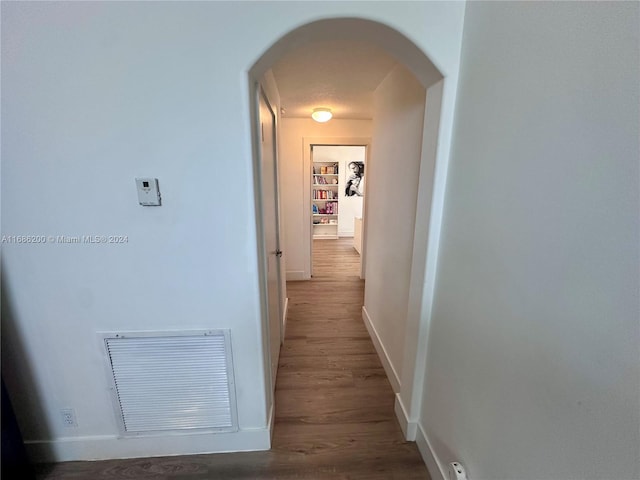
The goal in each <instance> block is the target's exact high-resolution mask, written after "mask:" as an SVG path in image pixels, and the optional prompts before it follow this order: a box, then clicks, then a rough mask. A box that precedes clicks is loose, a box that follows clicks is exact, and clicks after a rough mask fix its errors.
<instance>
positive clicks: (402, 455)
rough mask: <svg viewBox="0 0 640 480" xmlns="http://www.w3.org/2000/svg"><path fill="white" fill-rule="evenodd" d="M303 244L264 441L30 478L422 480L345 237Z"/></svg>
mask: <svg viewBox="0 0 640 480" xmlns="http://www.w3.org/2000/svg"><path fill="white" fill-rule="evenodd" d="M313 247H314V268H313V279H312V280H311V281H305V282H288V283H287V293H288V297H289V312H288V319H287V331H286V338H285V342H284V346H283V348H282V351H281V354H280V362H279V367H278V378H277V383H276V394H275V397H276V405H275V406H276V416H275V422H274V432H273V444H272V449H271V450H270V451H268V452H247V453H229V454H215V455H191V456H178V457H159V458H141V459H130V460H108V461H102V462H67V463H59V464H53V465H39V466H38V470H39V475H38V479H39V480H88V479H105V480H106V479H109V480H111V479H113V480H118V479H139V480H146V479H152V480H214V479H229V480H294V479H295V480H324V479H331V480H430V477H429V473H428V472H427V469H426V467H425V466H424V463H423V461H422V458H421V457H420V453H419V452H418V449H417V448H416V445H415V443H411V442H406V441H404V439H403V436H402V432H401V430H400V426H399V425H398V422H397V420H396V418H395V414H394V411H393V408H394V400H395V396H394V393H393V391H392V389H391V385H390V384H389V381H388V379H387V377H386V375H385V372H384V369H383V367H382V364H381V363H380V359H379V358H378V355H377V353H376V351H375V349H374V347H373V344H372V343H371V340H370V338H369V335H368V333H367V330H366V328H365V326H364V324H363V322H362V313H361V310H362V304H363V302H364V281H363V280H361V279H360V277H359V272H360V257H359V255H358V254H357V253H356V251H355V250H354V249H353V247H352V240H351V239H340V240H316V241H314V246H313Z"/></svg>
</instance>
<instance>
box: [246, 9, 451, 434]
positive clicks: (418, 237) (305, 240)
mask: <svg viewBox="0 0 640 480" xmlns="http://www.w3.org/2000/svg"><path fill="white" fill-rule="evenodd" d="M328 30H329V31H331V33H332V41H358V42H365V43H368V44H371V45H374V46H376V47H377V48H380V49H382V50H384V51H385V52H387V53H388V54H389V55H390V56H392V57H393V58H394V59H395V62H397V65H398V68H397V69H395V68H394V70H392V72H390V73H389V78H390V80H388V81H389V83H390V84H392V86H394V87H395V90H396V92H397V95H396V96H395V97H393V98H392V100H393V101H392V103H393V105H392V106H391V107H389V105H387V104H386V103H385V99H383V101H381V103H380V106H379V107H380V109H381V111H384V112H385V119H384V122H383V123H384V124H380V125H378V126H377V127H376V126H375V125H374V127H373V128H372V129H371V133H372V135H371V140H370V141H369V140H367V141H366V142H365V143H361V142H358V141H356V142H353V141H347V140H345V141H347V143H342V145H347V146H348V145H352V146H353V145H369V144H371V143H373V144H374V145H375V150H373V152H375V153H374V156H373V157H372V159H371V160H370V159H369V158H367V159H366V160H365V162H364V163H365V171H366V172H367V173H366V174H367V175H369V174H371V176H370V177H367V184H368V186H369V187H371V185H374V184H376V182H375V179H376V178H377V179H378V183H379V184H380V185H382V186H383V189H382V190H384V192H383V191H380V192H378V191H377V189H376V192H375V194H376V195H382V194H383V193H386V194H387V195H389V197H388V199H387V200H385V201H378V202H377V204H376V208H375V209H371V208H369V206H368V197H369V195H368V194H366V193H365V195H364V203H367V205H364V204H363V207H362V208H363V214H364V215H363V217H364V219H365V225H364V228H363V230H364V231H363V234H362V237H363V246H362V251H363V256H365V258H366V260H367V261H366V262H363V265H367V268H365V271H364V272H363V273H364V275H365V276H367V277H369V276H370V275H373V276H374V277H375V278H376V279H377V283H376V284H375V288H373V287H372V288H369V282H367V284H366V288H365V301H364V303H365V306H364V307H363V309H362V317H363V320H364V322H365V325H366V326H367V329H368V330H369V333H370V334H371V337H372V340H373V342H374V345H375V346H376V350H377V351H378V354H379V356H380V358H381V360H382V363H383V365H384V367H385V370H386V372H387V375H388V377H389V380H390V382H391V384H392V385H393V387H394V391H395V392H396V403H397V405H398V402H399V405H400V407H399V408H396V412H401V414H402V415H404V419H400V423H401V425H403V426H404V427H405V435H406V437H407V438H408V439H415V430H414V431H413V433H412V432H411V429H410V428H407V424H408V423H412V422H413V423H414V424H417V418H418V416H419V410H420V398H421V394H422V381H423V377H424V372H425V368H426V365H425V361H424V359H425V358H426V348H427V332H428V322H429V315H430V296H431V293H430V289H432V288H433V283H432V282H431V283H430V282H426V279H431V278H432V277H433V276H434V275H435V255H436V251H437V237H438V228H439V226H438V228H436V229H431V228H430V227H431V224H432V220H433V221H434V222H436V223H437V222H438V221H439V219H438V217H439V216H440V213H439V211H438V210H437V209H438V208H441V196H442V194H443V193H442V192H443V186H444V176H443V175H446V168H445V169H444V172H443V174H441V175H440V177H438V176H437V172H436V163H437V162H436V160H437V159H438V158H439V157H438V153H439V151H438V140H439V138H440V134H439V127H440V113H441V110H440V107H441V103H442V98H443V85H444V83H443V76H442V74H441V73H440V72H439V71H438V69H437V68H436V67H435V66H434V65H433V63H432V62H431V61H430V60H429V58H428V57H427V56H426V55H425V54H424V53H423V52H422V51H421V50H420V49H418V47H416V46H415V44H413V43H412V42H411V41H410V40H408V39H407V38H406V37H404V36H403V35H402V34H401V33H399V32H397V31H396V30H393V29H392V28H390V27H387V26H386V25H384V24H381V23H378V22H373V21H369V20H363V19H355V18H342V19H328V20H321V21H317V22H313V23H310V24H307V25H304V26H302V27H300V28H297V29H296V30H294V31H292V32H291V33H289V34H287V35H285V36H284V37H282V38H281V39H280V40H278V41H277V42H276V43H274V44H273V45H272V46H271V47H270V48H269V49H267V50H266V52H265V53H264V54H263V55H262V57H261V58H260V59H259V60H258V61H257V62H256V64H255V65H254V66H253V68H252V69H251V70H250V75H249V78H250V89H251V93H252V95H255V92H256V91H257V90H258V89H259V88H260V86H262V88H264V89H265V91H267V96H270V98H272V99H274V100H273V103H274V106H275V107H276V108H275V110H276V112H277V113H278V114H279V115H278V119H279V122H276V125H277V126H282V128H281V129H280V133H277V134H276V138H277V144H278V148H277V151H278V158H277V160H276V163H277V165H276V168H277V169H278V170H279V171H282V170H283V169H282V165H281V164H282V163H283V157H284V156H285V155H283V153H284V151H285V150H286V149H287V148H288V147H287V146H286V145H285V144H286V143H287V142H284V141H283V139H282V136H283V132H284V130H285V128H286V126H285V125H284V124H285V123H286V122H285V121H287V115H285V114H284V110H283V109H282V105H281V104H280V101H279V100H280V95H279V93H278V82H276V81H275V80H276V79H275V78H274V76H273V71H272V70H271V69H272V68H273V67H274V65H276V63H277V62H278V61H279V60H280V59H282V58H283V57H284V56H285V55H286V54H288V53H290V52H292V51H294V50H295V49H297V48H299V47H300V46H301V45H306V44H312V43H314V42H315V43H317V42H321V41H323V40H324V39H325V38H326V32H327V31H328ZM409 77H411V78H412V79H413V80H411V81H413V82H415V84H416V85H418V86H419V87H420V88H421V89H422V97H421V100H420V102H421V104H420V105H418V107H419V108H414V107H415V105H416V104H415V102H413V103H411V104H410V105H409V104H407V103H406V102H405V100H407V99H406V96H405V95H404V92H403V91H402V88H397V87H398V85H399V83H398V82H400V83H401V80H402V78H404V79H406V78H409ZM386 81H387V78H386V77H385V82H386ZM269 91H271V92H272V93H271V95H270V94H269ZM391 96H393V95H391ZM386 98H391V97H389V95H387V97H386ZM420 102H418V103H420ZM316 106H319V105H316ZM396 107H397V108H396ZM251 113H252V118H253V119H254V121H253V123H252V127H253V136H254V159H255V160H254V164H255V165H256V177H257V180H256V191H255V194H256V206H257V211H258V212H259V216H260V218H259V219H258V226H259V230H260V231H261V232H264V230H265V228H266V226H265V225H264V223H265V222H266V220H265V218H266V216H265V215H264V209H265V208H279V207H280V205H281V203H278V202H276V203H275V204H274V203H273V202H268V201H265V199H264V197H263V194H262V191H261V188H262V183H261V174H262V172H261V167H260V165H261V157H260V151H259V148H257V147H256V146H257V145H259V142H258V140H257V139H258V138H259V137H260V134H261V127H260V124H259V121H258V107H257V104H256V105H252V112H251ZM354 120H355V119H354ZM309 121H310V119H309ZM403 122H409V123H410V124H411V126H412V129H414V130H416V129H417V131H415V132H414V133H415V135H414V137H412V138H411V142H412V146H411V147H410V148H405V147H406V142H404V140H405V137H403V132H404V131H405V129H404V128H403V124H404V123H403ZM323 133H324V132H323ZM315 135H317V134H315ZM315 135H314V136H315ZM336 136H340V137H343V140H344V139H345V138H348V137H349V136H351V137H353V136H354V135H353V134H351V135H349V134H348V133H347V134H345V133H340V134H336V132H335V131H334V132H331V133H329V130H327V135H326V137H325V138H330V137H336ZM318 137H319V135H318ZM395 138H397V139H398V141H397V142H396V144H395V145H394V139H395ZM300 140H302V141H301V142H300V143H301V144H302V145H300V143H298V147H295V146H294V147H293V150H292V151H293V152H294V153H293V155H292V159H293V160H291V162H293V163H291V165H293V164H294V163H295V168H294V169H292V170H291V171H292V172H293V173H291V172H289V173H287V172H282V175H280V178H281V181H283V182H285V185H286V187H285V190H286V189H287V188H289V187H290V186H291V185H293V184H294V183H295V184H296V185H297V187H291V188H292V189H293V190H295V192H296V195H298V197H297V198H298V200H297V202H295V204H294V205H293V206H292V207H290V204H289V203H288V202H286V201H285V202H282V205H283V206H284V208H285V209H289V210H291V211H292V212H293V214H292V215H288V212H285V214H284V215H283V217H284V222H285V223H286V224H287V227H286V232H285V233H284V235H282V238H284V239H285V245H286V246H285V248H283V249H282V250H283V251H284V258H283V260H282V261H283V262H284V263H285V264H286V266H285V267H284V268H285V271H286V272H287V273H286V276H287V279H289V280H294V279H295V280H304V279H308V278H310V277H311V258H312V251H313V250H312V246H311V242H312V238H313V231H314V229H316V227H315V224H314V223H313V220H312V219H313V218H314V217H313V215H314V213H313V202H312V189H313V184H312V183H311V181H312V180H313V173H312V172H313V170H312V167H313V164H314V163H315V162H314V161H313V159H312V155H311V152H312V148H311V147H312V145H313V146H315V145H318V146H319V145H336V144H335V142H332V141H331V140H329V141H328V142H319V141H317V137H316V138H314V137H313V136H311V135H310V136H308V137H307V136H306V135H303V138H301V139H300ZM414 140H415V141H414ZM338 145H340V144H338ZM300 146H302V147H303V149H302V151H300V150H299V148H300ZM296 148H297V149H298V150H297V152H298V153H297V154H296ZM314 148H315V147H314ZM369 151H370V149H369V148H367V152H369ZM307 152H308V155H309V160H308V161H306V160H305V161H303V162H300V157H303V158H304V156H306V155H307ZM377 152H381V156H380V157H375V155H378V153H377ZM407 156H410V157H411V159H412V162H413V163H412V169H411V170H410V171H403V167H402V163H401V162H402V160H403V159H404V158H408V157H407ZM383 157H384V158H386V160H385V161H386V162H400V163H399V164H398V166H397V168H396V169H395V171H391V170H390V169H386V170H385V169H379V170H378V173H377V174H376V173H375V172H376V168H378V166H379V165H382V162H380V163H376V161H377V160H378V159H380V160H382V158H383ZM284 161H285V162H286V161H287V160H284ZM439 161H440V162H445V166H446V158H444V159H440V160H439ZM300 163H303V166H302V168H301V166H300ZM391 164H392V163H387V165H391ZM325 166H328V165H325ZM307 168H308V170H305V169H307ZM346 168H348V167H346ZM325 171H326V170H325ZM370 172H371V173H370ZM390 172H391V173H390ZM345 173H346V170H345V169H344V168H343V169H340V168H339V167H338V173H337V175H338V179H337V180H338V181H340V175H344V174H345ZM320 175H322V174H320ZM325 175H336V174H333V173H332V174H326V173H325ZM376 175H377V177H376ZM349 176H355V177H357V174H356V172H355V170H354V171H352V173H351V174H350V175H349ZM385 176H390V177H391V178H390V179H389V180H393V178H394V177H396V178H397V179H399V181H396V182H395V183H394V182H393V181H388V182H387V183H386V184H385V183H384V182H381V181H380V179H382V178H383V177H385ZM354 179H355V178H354ZM343 181H344V182H345V184H344V187H345V189H346V183H347V182H348V181H349V178H344V179H343ZM360 181H362V179H360ZM300 183H302V186H300ZM338 185H339V184H338ZM408 185H409V186H411V188H409V187H408ZM393 186H396V187H397V189H396V190H393V188H392V187H393ZM330 188H331V189H334V190H339V186H338V187H327V190H329V189H330ZM345 191H346V190H345ZM398 192H400V193H402V194H403V195H404V197H403V199H404V200H403V201H404V203H403V204H402V205H403V206H402V207H400V208H399V209H397V211H396V212H394V211H392V210H390V209H385V205H387V206H388V204H390V202H392V201H393V200H394V198H398V197H402V195H398ZM438 196H439V197H438ZM434 198H435V199H436V200H438V201H437V202H434V201H433V199H434ZM323 200H331V201H333V200H334V199H323ZM337 200H338V206H337V208H338V210H339V211H340V210H341V208H340V199H339V198H338V199H337ZM385 202H386V204H385ZM321 203H322V204H323V205H324V206H323V207H320V206H317V208H318V215H321V216H320V217H315V218H327V219H328V220H327V221H328V223H326V224H321V225H322V228H325V225H326V226H327V228H325V230H329V229H330V227H332V224H331V223H330V221H331V218H330V216H333V215H334V214H333V213H332V212H331V208H335V206H332V207H331V208H330V209H329V212H331V213H328V212H327V207H326V203H331V202H321ZM434 203H435V207H433V208H435V209H436V210H433V208H432V206H433V205H434ZM404 205H407V206H409V207H410V208H404ZM300 207H302V208H300ZM320 208H323V209H324V213H320ZM301 209H302V212H300V210H301ZM373 211H375V212H376V214H377V215H378V217H380V215H382V214H383V213H384V214H385V215H387V218H388V219H389V220H390V221H389V222H388V223H386V224H385V221H384V220H383V221H378V222H377V224H376V225H377V226H376V227H375V229H376V230H377V231H378V232H382V236H381V237H380V238H382V240H381V241H376V247H375V249H374V248H370V245H369V241H368V237H369V236H370V234H371V232H370V230H371V228H373V223H374V222H373V220H371V221H370V217H371V214H372V213H373ZM385 212H386V213H385ZM434 212H435V214H434V215H432V214H433V213H434ZM324 215H327V217H324ZM310 218H311V220H310ZM336 222H337V220H336ZM370 227H371V228H370ZM281 228H282V225H276V226H275V229H276V230H278V231H280V229H281ZM317 229H318V230H320V228H319V227H318V228H317ZM336 229H339V224H336ZM354 232H355V231H354ZM325 235H328V234H327V233H325ZM335 235H336V236H338V237H339V234H338V233H337V232H336V234H335ZM394 235H400V236H401V239H402V242H396V241H395V240H396V239H395V237H394ZM260 238H261V240H260V244H259V245H258V249H259V251H260V252H261V255H262V257H261V258H262V260H261V285H262V297H263V345H264V350H265V352H266V353H265V365H266V366H269V365H272V359H273V358H274V357H276V356H277V355H278V353H277V352H275V351H274V349H279V347H280V346H279V344H278V345H277V346H276V344H275V342H273V341H270V340H273V335H275V332H273V331H272V330H273V329H271V330H270V329H269V325H270V323H271V322H270V320H269V308H268V301H267V299H268V298H269V285H268V281H267V278H268V265H267V264H268V262H267V261H266V259H267V257H268V255H270V254H271V253H272V252H270V251H268V249H267V246H266V243H265V241H264V234H262V235H261V237H260ZM291 239H294V240H295V241H296V242H298V243H292V242H291V241H290V240H291ZM300 243H301V244H302V245H308V248H302V249H299V250H300V252H302V253H300V252H297V253H299V254H300V258H302V259H303V261H302V262H301V263H300V264H301V265H303V266H302V267H301V269H300V271H297V270H293V269H292V268H291V266H292V265H293V263H294V261H295V260H297V259H296V258H295V254H296V245H298V244H300ZM304 251H307V252H308V254H307V257H306V259H307V260H306V261H305V254H304ZM374 254H375V256H376V258H381V259H383V260H384V261H382V262H378V264H377V265H378V266H377V268H376V269H375V274H373V273H372V272H370V271H368V270H369V268H368V265H369V263H371V262H370V261H369V260H370V258H373V255H374ZM305 263H306V264H307V265H308V266H309V267H308V272H306V271H304V264H305ZM388 266H395V268H396V270H394V271H393V272H392V274H390V275H389V274H387V272H386V270H385V269H386V268H387V267H388ZM372 271H373V270H372ZM290 273H291V276H293V274H295V275H296V276H298V278H290ZM400 280H402V281H400ZM372 283H373V282H372ZM386 296H394V298H393V305H396V306H398V308H394V309H392V310H391V311H389V309H386V310H385V305H386V304H390V303H389V302H386ZM367 298H370V299H372V300H371V301H372V302H373V303H374V304H375V305H371V308H370V310H367V308H366V307H367V305H366V303H367ZM284 310H285V312H286V307H285V308H284ZM285 315H286V313H285ZM397 319H401V321H400V322H398V321H397ZM399 326H400V327H401V328H399ZM267 370H269V372H267ZM275 374H277V372H271V369H269V368H265V375H268V376H269V377H270V378H269V381H268V382H267V383H268V384H269V385H274V384H275V382H273V381H272V378H271V377H274V376H275ZM269 398H272V399H273V397H272V395H269ZM268 408H273V405H271V406H268ZM398 415H400V414H398ZM403 420H404V421H403ZM412 436H413V438H411V437H412Z"/></svg>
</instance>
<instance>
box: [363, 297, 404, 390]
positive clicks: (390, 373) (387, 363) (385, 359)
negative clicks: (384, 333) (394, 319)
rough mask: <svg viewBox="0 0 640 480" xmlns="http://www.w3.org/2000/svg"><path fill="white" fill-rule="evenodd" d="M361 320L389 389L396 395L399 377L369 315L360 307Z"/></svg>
mask: <svg viewBox="0 0 640 480" xmlns="http://www.w3.org/2000/svg"><path fill="white" fill-rule="evenodd" d="M362 320H363V321H364V325H365V326H366V327H367V331H368V332H369V336H370V337H371V341H373V346H374V347H375V348H376V352H378V356H379V357H380V361H381V362H382V366H383V367H384V371H385V373H386V374H387V378H389V382H390V383H391V387H392V388H393V391H394V393H398V392H399V391H400V377H398V374H397V373H396V370H395V369H394V368H393V364H392V363H391V359H390V358H389V355H388V354H387V350H386V349H385V348H384V345H383V344H382V340H380V336H379V335H378V332H377V331H376V328H375V327H374V326H373V322H371V318H370V317H369V313H368V312H367V309H366V308H365V307H362Z"/></svg>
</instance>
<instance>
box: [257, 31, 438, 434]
mask: <svg viewBox="0 0 640 480" xmlns="http://www.w3.org/2000/svg"><path fill="white" fill-rule="evenodd" d="M327 37H330V38H332V39H342V40H357V41H366V42H370V43H371V44H373V45H376V46H377V47H379V48H381V49H383V50H385V51H386V52H387V53H388V54H390V55H391V56H393V57H394V58H395V59H396V60H397V62H398V63H400V64H401V65H403V66H404V67H405V68H406V69H408V70H409V71H410V72H411V73H412V74H413V76H415V78H416V79H417V81H418V82H419V83H420V84H421V85H422V86H423V87H424V89H425V90H426V95H425V101H426V104H425V106H424V108H425V110H424V111H425V114H424V123H423V128H422V138H421V148H420V154H419V155H420V159H419V168H418V169H417V171H415V172H411V174H412V175H415V176H416V177H417V178H418V190H417V194H416V196H415V204H416V210H415V218H411V219H410V220H411V221H412V222H414V223H412V239H411V240H412V242H411V245H412V248H411V249H409V250H410V251H408V252H406V254H407V255H409V257H410V258H409V261H410V262H409V266H408V267H407V269H406V271H405V272H404V274H405V275H406V276H407V277H408V279H409V281H408V284H409V285H408V288H407V292H406V295H407V300H406V322H405V324H404V325H403V327H404V332H403V336H404V343H403V345H402V351H401V352H400V354H399V356H400V357H401V360H399V361H396V363H397V364H398V363H399V364H400V365H396V368H395V370H394V367H393V365H391V364H390V362H388V361H387V362H386V363H385V358H384V357H385V353H384V351H385V346H384V342H380V341H378V342H377V343H376V339H375V338H374V343H376V347H377V349H378V352H379V354H380V356H381V360H382V361H383V364H384V365H385V369H386V370H387V373H388V376H389V377H390V380H391V383H392V385H394V390H395V391H396V412H397V414H398V417H399V420H400V423H401V425H402V426H403V430H404V432H405V435H406V437H407V439H410V440H412V439H415V428H416V425H417V419H418V414H419V401H420V397H421V393H422V382H423V377H424V371H425V359H426V348H427V332H428V325H429V316H430V308H431V297H432V290H433V281H432V280H433V278H434V277H435V261H436V254H437V243H438V242H437V240H438V237H439V222H440V218H441V208H442V196H443V191H444V178H445V176H446V155H444V156H443V155H439V150H438V139H439V128H440V117H441V103H442V97H443V85H444V82H443V75H442V73H441V72H440V71H439V70H438V69H437V68H436V66H435V65H434V64H433V63H432V62H431V61H430V59H429V58H428V57H427V56H426V54H425V53H424V52H422V51H421V50H420V49H419V48H418V47H417V46H416V45H415V44H414V43H413V42H411V41H410V40H409V39H408V38H406V37H405V36H404V35H402V34H401V33H400V32H398V31H396V30H394V29H392V28H390V27H388V26H386V25H384V24H382V23H378V22H374V21H370V20H364V19H357V18H337V19H326V20H319V21H316V22H312V23H309V24H306V25H304V26H301V27H299V28H297V29H295V30H293V31H292V32H290V33H288V34H287V35H285V36H284V37H282V38H281V39H280V40H278V41H277V42H275V43H274V44H273V45H272V46H271V47H270V48H268V49H267V50H266V51H265V53H264V54H263V55H262V56H261V57H260V59H259V60H258V61H257V62H256V63H255V64H254V65H253V67H252V68H251V69H250V72H249V88H250V95H251V98H252V99H254V101H253V102H252V111H251V115H252V128H253V145H254V169H255V172H256V182H255V185H256V190H255V197H256V207H257V214H258V216H259V218H258V219H257V220H258V225H259V230H260V232H261V234H260V235H259V238H260V239H261V240H259V243H260V242H261V244H260V245H258V249H259V252H260V254H261V255H262V257H261V258H262V261H261V285H262V306H263V308H262V311H263V325H264V328H263V335H264V336H263V345H264V347H265V352H266V354H265V355H266V356H268V358H265V364H266V365H271V363H272V359H273V357H274V356H277V353H271V354H270V353H269V351H270V349H271V351H273V348H274V345H275V342H273V341H272V340H273V339H272V338H271V337H273V336H275V335H279V332H275V331H274V329H273V328H271V329H270V328H269V324H270V323H271V324H272V325H273V319H272V320H271V322H269V317H268V313H267V312H268V311H269V305H268V301H269V300H268V299H269V298H270V292H269V286H268V285H269V281H268V270H269V269H268V266H267V265H268V259H269V256H270V255H274V254H276V252H275V251H269V250H268V249H267V248H266V244H267V243H268V240H266V239H265V234H266V232H267V229H266V228H265V227H266V225H265V224H264V219H265V218H268V217H272V218H274V217H277V215H265V211H266V210H268V209H277V208H278V205H277V202H269V203H267V202H265V201H264V198H269V195H268V194H267V195H266V196H265V195H264V191H263V190H262V188H263V186H264V185H263V183H262V182H261V178H262V166H261V165H262V163H263V158H262V154H261V149H260V144H261V143H260V142H261V139H262V125H261V121H260V116H259V108H258V102H259V95H260V91H261V90H264V91H265V92H266V95H267V97H268V96H269V90H270V85H269V84H268V83H269V82H268V81H265V80H264V76H265V74H266V73H267V72H268V71H269V69H270V68H271V66H272V65H274V64H275V63H276V62H277V61H278V59H279V58H281V57H282V56H283V55H285V54H287V52H289V51H291V50H292V49H295V48H297V47H299V46H300V45H303V44H305V43H310V42H316V41H320V40H322V39H325V38H327ZM276 97H277V95H276V96H274V98H276ZM272 101H273V102H274V103H275V100H272ZM274 106H275V105H274ZM373 142H374V144H375V138H374V139H373ZM374 148H375V147H374ZM443 157H444V158H443ZM443 162H444V165H442V164H443ZM437 166H438V167H439V168H438V169H436V167H437ZM274 230H275V231H279V226H275V229H274ZM366 235H367V229H366V226H365V233H364V236H365V238H366ZM285 254H286V252H285ZM389 281H393V279H390V280H389ZM271 297H273V295H271ZM365 323H366V321H365ZM374 330H375V329H374ZM374 336H375V335H372V337H374ZM270 339H271V341H270ZM397 356H398V355H397ZM394 377H395V381H394V380H393V378H394ZM268 378H270V380H271V381H270V382H268V383H271V385H272V390H273V387H274V384H275V382H274V378H273V376H268Z"/></svg>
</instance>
